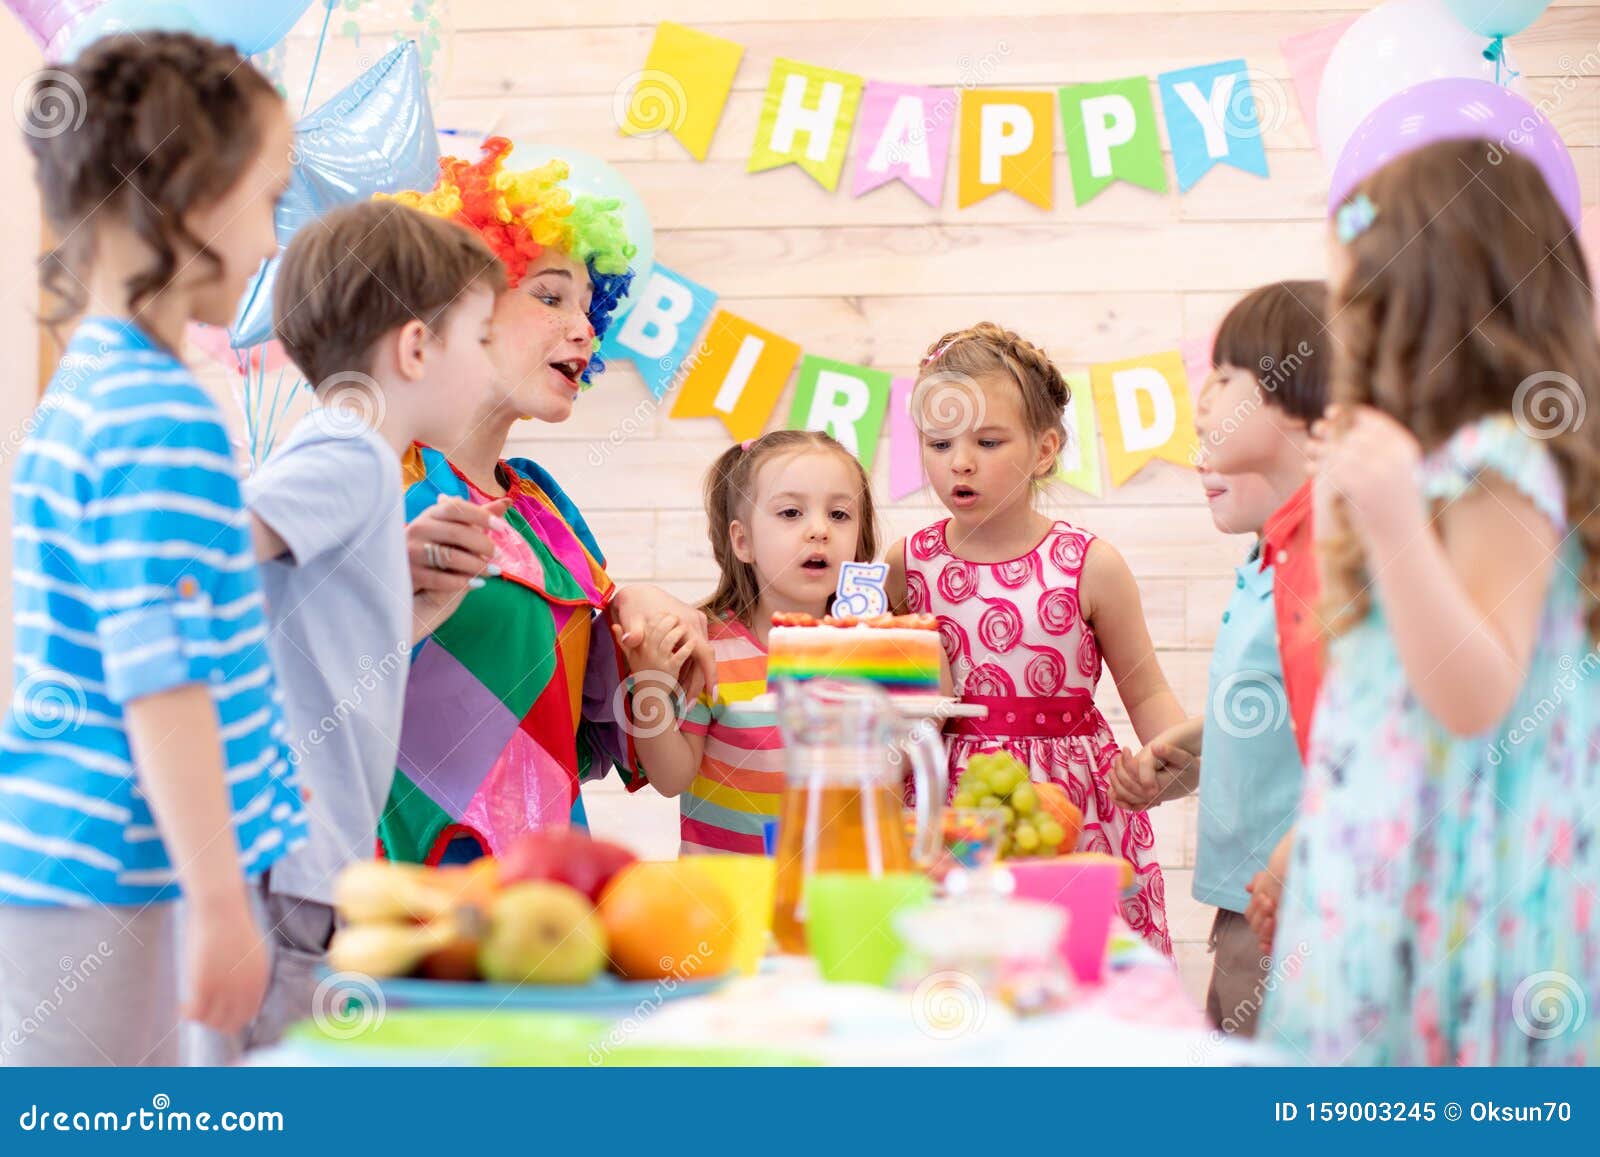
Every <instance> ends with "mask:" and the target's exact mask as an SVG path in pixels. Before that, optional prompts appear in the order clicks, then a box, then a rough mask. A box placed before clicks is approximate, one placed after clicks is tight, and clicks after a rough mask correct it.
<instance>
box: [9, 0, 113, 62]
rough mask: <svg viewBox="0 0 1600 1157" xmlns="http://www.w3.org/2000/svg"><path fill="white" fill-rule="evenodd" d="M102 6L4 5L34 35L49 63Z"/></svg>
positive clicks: (31, 0)
mask: <svg viewBox="0 0 1600 1157" xmlns="http://www.w3.org/2000/svg"><path fill="white" fill-rule="evenodd" d="M102 3H104V0H5V6H6V7H7V8H9V9H11V11H12V13H14V14H15V15H16V18H17V19H18V20H20V21H21V22H22V26H23V27H24V28H26V29H27V30H28V31H29V32H31V33H32V34H33V38H34V39H35V40H37V41H38V42H39V47H40V48H42V49H44V53H45V56H46V57H47V58H48V59H50V60H55V59H56V58H57V57H58V56H60V55H61V48H62V46H63V45H65V44H66V42H67V39H68V37H70V36H71V35H72V32H73V29H75V28H76V27H77V26H78V24H79V23H80V22H81V21H82V20H83V18H84V17H85V16H87V15H88V14H89V13H90V12H92V11H94V10H95V9H96V8H98V7H100V5H101V4H102Z"/></svg>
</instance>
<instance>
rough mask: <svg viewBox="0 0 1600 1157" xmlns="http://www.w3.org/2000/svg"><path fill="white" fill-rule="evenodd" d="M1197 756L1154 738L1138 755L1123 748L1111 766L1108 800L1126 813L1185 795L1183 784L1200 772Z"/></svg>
mask: <svg viewBox="0 0 1600 1157" xmlns="http://www.w3.org/2000/svg"><path fill="white" fill-rule="evenodd" d="M1199 767H1200V757H1199V756H1197V755H1194V754H1193V753H1191V752H1189V751H1187V750H1185V749H1184V748H1182V747H1179V746H1178V745H1177V744H1175V743H1171V742H1169V741H1168V740H1166V739H1162V738H1157V739H1154V740H1152V741H1151V742H1150V744H1149V746H1147V747H1145V748H1144V749H1142V750H1141V751H1140V752H1139V753H1138V754H1137V755H1136V754H1134V753H1133V752H1130V751H1128V750H1127V749H1126V748H1124V749H1123V750H1122V751H1119V752H1118V753H1117V758H1116V761H1115V762H1114V763H1113V764H1112V765H1111V800H1112V802H1113V803H1115V804H1116V805H1117V806H1118V807H1121V808H1127V809H1128V810H1129V811H1146V810H1148V809H1149V808H1153V807H1156V806H1158V805H1160V804H1162V803H1165V802H1166V801H1167V800H1169V799H1175V798H1176V797H1177V796H1179V795H1182V794H1185V793H1184V792H1183V790H1182V787H1183V784H1184V781H1185V780H1187V779H1189V778H1191V777H1192V776H1193V775H1194V773H1195V772H1197V771H1198V770H1199Z"/></svg>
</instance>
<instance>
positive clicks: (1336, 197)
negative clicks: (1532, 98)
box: [1328, 77, 1583, 229]
mask: <svg viewBox="0 0 1600 1157" xmlns="http://www.w3.org/2000/svg"><path fill="white" fill-rule="evenodd" d="M1464 137H1487V138H1488V139H1489V140H1491V141H1493V142H1494V143H1495V147H1497V148H1498V149H1499V150H1500V151H1501V152H1503V153H1518V154H1520V155H1521V156H1524V157H1526V158H1527V159H1528V160H1530V161H1532V162H1533V163H1534V164H1535V165H1537V166H1538V167H1539V171H1540V172H1541V173H1543V174H1544V179H1545V184H1547V185H1549V186H1550V192H1551V193H1552V194H1553V195H1554V196H1555V199H1556V202H1557V204H1559V205H1560V206H1561V208H1562V211H1563V212H1565V213H1566V215H1567V220H1569V221H1571V222H1572V227H1573V228H1574V229H1576V228H1577V227H1578V223H1579V222H1580V221H1581V220H1582V217H1583V206H1582V200H1581V196H1580V193H1579V190H1578V170H1577V168H1576V167H1575V166H1574V165H1573V163H1572V156H1571V154H1569V153H1568V152H1567V145H1566V142H1565V141H1563V140H1562V139H1561V134H1560V133H1558V132H1556V130H1555V126H1553V125H1552V124H1551V123H1550V122H1549V121H1548V120H1546V119H1545V118H1544V117H1542V116H1540V115H1539V112H1538V110H1537V109H1535V108H1534V107H1533V106H1532V105H1531V104H1529V103H1528V102H1527V101H1525V100H1523V99H1522V98H1521V97H1520V96H1518V95H1517V94H1516V93H1514V92H1511V91H1510V90H1509V89H1504V88H1501V87H1500V86H1499V85H1497V84H1491V83H1490V82H1489V81H1486V80H1468V79H1466V78H1464V77H1451V78H1446V79H1444V80H1430V81H1425V82H1424V83H1422V84H1418V85H1414V86H1413V87H1411V88H1408V89H1406V90H1405V91H1404V92H1401V93H1397V94H1395V95H1394V96H1392V97H1390V98H1389V99H1388V100H1386V101H1384V102H1383V103H1382V104H1381V105H1379V106H1378V107H1377V108H1376V109H1374V110H1373V112H1372V115H1371V116H1369V117H1367V119H1366V120H1364V121H1362V122H1361V127H1360V128H1358V129H1356V131H1355V135H1353V136H1352V137H1351V138H1350V141H1349V143H1348V144H1346V145H1345V147H1344V152H1342V153H1340V154H1339V163H1338V164H1336V165H1335V166H1334V167H1333V179H1332V182H1331V186H1330V188H1329V192H1328V212H1329V213H1330V214H1331V213H1335V212H1337V211H1338V209H1339V206H1340V205H1342V204H1344V200H1345V198H1346V197H1348V196H1349V195H1350V193H1351V191H1352V190H1353V189H1354V188H1355V187H1356V186H1357V185H1359V184H1360V183H1361V182H1362V181H1364V180H1366V179H1367V178H1368V177H1370V176H1372V174H1373V173H1376V172H1377V171H1378V170H1379V169H1381V168H1383V166H1384V165H1387V164H1388V163H1389V162H1390V161H1392V160H1394V159H1395V158H1396V157H1400V156H1404V155H1405V154H1406V153H1409V152H1412V151H1413V150H1415V149H1420V148H1421V147H1422V146H1423V145H1431V144H1433V143H1434V142H1435V141H1455V140H1461V139H1462V138H1464Z"/></svg>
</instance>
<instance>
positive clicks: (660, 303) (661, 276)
mask: <svg viewBox="0 0 1600 1157" xmlns="http://www.w3.org/2000/svg"><path fill="white" fill-rule="evenodd" d="M716 302H717V295H716V293H715V291H713V290H710V289H707V288H706V287H705V286H703V285H697V284H696V283H694V282H693V281H690V280H689V279H688V278H687V277H685V276H684V275H683V274H681V273H674V272H673V271H672V270H670V269H668V268H667V267H666V266H665V265H661V264H659V263H658V264H657V265H656V266H655V268H653V269H652V270H651V271H650V277H649V278H648V280H646V281H645V283H644V285H643V286H642V287H641V288H640V290H639V292H638V294H637V295H636V296H635V298H634V304H633V307H632V308H631V309H629V310H628V312H627V313H626V314H624V315H623V317H622V321H621V323H620V324H618V325H614V326H612V327H611V329H610V331H609V332H608V333H607V334H606V336H605V337H604V338H603V339H602V340H601V342H600V354H601V356H602V357H604V358H605V359H606V360H607V361H612V360H615V359H618V358H626V359H628V360H629V361H631V362H632V363H633V364H634V365H635V366H636V367H638V370H639V376H640V377H641V378H643V379H644V383H645V385H647V386H649V387H650V393H651V394H653V395H654V396H655V397H657V398H659V397H661V395H663V394H665V393H666V392H667V390H668V389H669V388H670V387H671V385H672V378H673V375H674V374H676V373H677V372H678V367H679V366H680V365H682V364H683V359H684V358H686V357H687V356H688V355H689V351H690V350H691V349H692V348H694V339H695V338H697V337H699V336H700V331H701V329H703V328H704V327H705V324H706V318H707V317H709V316H711V307H712V306H714V305H715V304H716Z"/></svg>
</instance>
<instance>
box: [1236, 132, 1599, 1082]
mask: <svg viewBox="0 0 1600 1157" xmlns="http://www.w3.org/2000/svg"><path fill="white" fill-rule="evenodd" d="M1492 156H1494V157H1496V160H1491V157H1492ZM1337 233H1338V238H1339V244H1337V245H1336V246H1335V248H1334V269H1333V276H1332V278H1331V283H1332V286H1333V293H1332V297H1333V300H1332V301H1331V302H1330V311H1331V315H1332V321H1331V323H1330V325H1331V334H1330V337H1331V339H1332V348H1333V358H1334V360H1333V383H1332V392H1333V396H1334V399H1335V405H1334V406H1333V407H1331V408H1330V411H1329V420H1328V421H1327V422H1326V423H1324V424H1322V425H1323V426H1325V427H1326V428H1325V429H1322V430H1320V431H1314V432H1316V433H1318V435H1319V441H1318V443H1317V445H1316V447H1315V449H1314V457H1315V459H1316V465H1317V470H1318V477H1317V483H1316V486H1317V497H1318V502H1319V504H1320V506H1319V509H1320V510H1322V511H1327V512H1328V515H1329V517H1327V518H1324V517H1323V515H1322V514H1321V513H1319V515H1318V526H1319V529H1320V528H1322V527H1328V528H1329V532H1330V533H1331V534H1332V535H1333V536H1334V537H1333V540H1332V541H1331V542H1329V543H1328V544H1327V546H1326V559H1325V561H1326V566H1327V577H1328V583H1327V592H1328V595H1329V607H1328V611H1329V614H1330V616H1331V629H1330V633H1331V635H1332V640H1331V643H1330V645H1329V651H1328V664H1327V675H1326V681H1325V682H1324V684H1323V690H1322V697H1321V699H1320V701H1319V705H1318V710H1317V715H1316V722H1315V725H1314V727H1313V731H1312V739H1311V750H1310V753H1309V758H1308V760H1307V768H1306V786H1305V792H1304V797H1303V799H1302V803H1301V813H1300V818H1299V821H1298V824H1297V828H1296V831H1295V833H1294V835H1293V844H1292V849H1293V850H1292V853H1291V854H1290V855H1289V856H1288V868H1287V872H1288V880H1287V893H1286V895H1285V897H1284V899H1283V902H1282V911H1281V915H1280V916H1279V919H1278V926H1277V939H1276V950H1277V956H1278V958H1279V959H1280V960H1281V961H1289V960H1291V959H1292V960H1293V961H1294V965H1293V967H1292V968H1289V967H1286V968H1284V969H1283V972H1284V976H1283V979H1282V983H1280V984H1279V985H1278V986H1277V987H1276V990H1275V991H1274V992H1273V993H1272V995H1271V996H1270V997H1269V998H1268V1002H1267V1007H1266V1022H1265V1027H1264V1029H1263V1033H1262V1038H1263V1039H1264V1040H1266V1041H1268V1042H1273V1043H1277V1044H1278V1045H1280V1046H1281V1047H1282V1048H1283V1049H1284V1050H1285V1051H1286V1052H1287V1053H1289V1054H1290V1055H1291V1056H1292V1057H1295V1058H1301V1059H1305V1060H1308V1061H1310V1062H1312V1063H1317V1064H1400V1065H1420V1064H1428V1065H1456V1064H1474V1065H1489V1064H1500V1065H1533V1064H1574V1063H1576V1064H1594V1063H1596V1062H1597V1061H1600V1016H1596V1015H1595V1011H1596V1008H1597V1007H1600V1003H1597V1001H1600V931H1597V927H1596V921H1595V916H1596V913H1595V907H1596V904H1597V897H1600V843H1597V841H1596V839H1595V823H1596V819H1597V816H1600V811H1597V807H1600V791H1597V774H1600V772H1597V769H1600V679H1595V678H1594V677H1593V676H1594V675H1595V674H1596V673H1597V669H1600V656H1597V653H1596V651H1595V639H1596V635H1597V629H1600V605H1597V602H1596V598H1595V594H1594V592H1595V591H1596V590H1600V517H1597V515H1596V509H1597V507H1600V422H1597V421H1596V420H1595V416H1596V414H1597V413H1600V396H1597V394H1596V392H1595V390H1596V386H1597V384H1600V340H1597V338H1596V334H1595V328H1594V321H1593V310H1594V302H1593V298H1592V294H1591V290H1590V285H1589V282H1588V278H1587V275H1586V273H1585V268H1586V267H1585V264H1584V258H1583V254H1582V253H1581V252H1580V250H1579V246H1578V243H1577V241H1576V238H1575V235H1574V232H1573V226H1572V224H1570V223H1569V222H1568V221H1567V220H1566V219H1565V218H1564V217H1563V215H1562V212H1561V210H1560V208H1559V207H1558V206H1557V204H1556V201H1555V200H1554V198H1552V197H1551V195H1550V192H1549V190H1548V189H1547V188H1546V186H1545V184H1544V181H1543V179H1542V178H1541V177H1540V175H1539V173H1538V171H1537V170H1536V169H1535V168H1534V167H1533V166H1532V165H1531V164H1529V163H1528V162H1527V161H1524V160H1521V159H1520V158H1519V157H1518V156H1516V155H1515V154H1512V155H1505V154H1504V153H1503V152H1500V151H1499V150H1497V149H1495V147H1494V146H1493V145H1492V144H1491V143H1490V142H1488V141H1450V142H1444V143H1441V144H1437V145H1433V146H1430V147H1428V148H1426V149H1421V150H1419V151H1417V152H1415V153H1412V154H1411V155H1409V156H1407V157H1404V158H1402V159H1400V160H1398V161H1396V162H1394V163H1392V164H1391V165H1389V166H1388V167H1386V168H1385V169H1383V170H1382V171H1380V172H1379V173H1377V174H1376V175H1374V176H1373V177H1372V178H1370V179H1369V180H1368V181H1367V182H1366V183H1365V184H1364V185H1363V186H1362V188H1361V189H1359V190H1358V191H1357V192H1356V193H1355V194H1354V195H1353V196H1352V198H1351V199H1350V201H1349V202H1348V203H1347V205H1346V207H1345V208H1344V209H1343V210H1341V211H1340V213H1339V214H1338V230H1337ZM1585 414H1587V415H1588V420H1587V421H1585Z"/></svg>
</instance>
